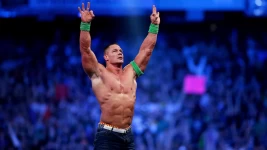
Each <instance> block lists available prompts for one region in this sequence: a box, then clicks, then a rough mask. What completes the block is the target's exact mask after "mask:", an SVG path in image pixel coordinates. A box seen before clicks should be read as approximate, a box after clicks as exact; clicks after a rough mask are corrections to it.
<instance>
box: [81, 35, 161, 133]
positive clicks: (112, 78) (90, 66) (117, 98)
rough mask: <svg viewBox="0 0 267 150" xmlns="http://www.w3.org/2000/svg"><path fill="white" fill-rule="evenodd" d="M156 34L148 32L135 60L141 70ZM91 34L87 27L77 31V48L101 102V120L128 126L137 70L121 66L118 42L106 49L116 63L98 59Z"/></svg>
mask: <svg viewBox="0 0 267 150" xmlns="http://www.w3.org/2000/svg"><path fill="white" fill-rule="evenodd" d="M156 40H157V34H152V33H148V35H147V37H146V38H145V40H144V41H143V43H142V45H141V47H140V50H139V53H138V54H137V56H136V57H135V59H134V61H135V62H136V64H137V65H138V66H139V67H140V69H141V70H142V71H143V72H144V70H145V68H146V66H147V64H148V61H149V59H150V56H151V54H152V51H153V49H154V47H155V44H156ZM90 47H91V36H90V33H89V32H87V31H81V32H80V52H81V56H82V66H83V69H84V71H85V72H86V73H87V75H88V76H89V78H90V79H91V81H92V88H93V91H94V94H95V96H96V98H97V100H98V102H99V104H100V108H101V118H100V120H101V121H102V122H104V123H107V124H110V125H113V126H116V127H118V128H128V127H129V126H130V125H131V123H132V119H133V115H134V104H135V99H136V88H137V84H136V77H137V76H136V73H135V71H134V70H133V67H132V66H131V65H130V64H128V65H127V66H125V67H124V68H123V69H122V67H121V66H122V63H123V54H122V50H121V48H120V47H119V46H118V45H111V46H110V47H109V50H108V52H107V53H109V58H110V59H112V61H113V62H117V63H118V65H119V66H116V65H107V68H105V67H104V66H103V65H102V64H100V63H98V61H97V59H96V56H95V54H94V53H93V51H92V50H91V49H90Z"/></svg>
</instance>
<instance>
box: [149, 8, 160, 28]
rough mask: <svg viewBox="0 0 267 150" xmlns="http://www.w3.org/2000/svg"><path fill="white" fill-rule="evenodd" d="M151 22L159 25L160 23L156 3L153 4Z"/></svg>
mask: <svg viewBox="0 0 267 150" xmlns="http://www.w3.org/2000/svg"><path fill="white" fill-rule="evenodd" d="M150 20H151V23H153V24H156V25H159V24H160V18H159V12H157V8H156V6H155V5H153V8H152V14H151V15H150Z"/></svg>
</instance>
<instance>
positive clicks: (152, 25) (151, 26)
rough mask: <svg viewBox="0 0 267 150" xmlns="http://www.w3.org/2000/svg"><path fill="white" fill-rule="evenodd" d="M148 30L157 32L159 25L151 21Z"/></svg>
mask: <svg viewBox="0 0 267 150" xmlns="http://www.w3.org/2000/svg"><path fill="white" fill-rule="evenodd" d="M148 32H149V33H154V34H158V32H159V25H156V24H153V23H151V24H150V26H149V30H148Z"/></svg>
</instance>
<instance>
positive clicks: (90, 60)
mask: <svg viewBox="0 0 267 150" xmlns="http://www.w3.org/2000/svg"><path fill="white" fill-rule="evenodd" d="M80 29H81V31H80V52H81V56H82V66H83V68H84V70H85V72H86V73H87V74H88V75H89V76H90V77H92V76H93V74H95V73H97V64H98V61H97V59H96V56H95V54H94V52H93V51H92V50H91V36H90V33H89V31H90V26H89V27H88V24H85V25H84V24H82V25H81V27H80Z"/></svg>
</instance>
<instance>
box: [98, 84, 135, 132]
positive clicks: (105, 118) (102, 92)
mask: <svg viewBox="0 0 267 150" xmlns="http://www.w3.org/2000/svg"><path fill="white" fill-rule="evenodd" d="M135 88H136V87H135ZM135 92H136V91H135V90H130V89H124V92H123V93H120V91H117V90H112V89H109V88H107V87H106V86H101V88H99V87H98V88H97V90H94V93H95V95H96V97H97V100H98V102H99V104H100V108H101V118H100V121H101V122H104V123H106V124H109V125H112V126H114V127H118V128H122V129H124V128H128V127H129V126H130V125H131V123H132V119H133V114H134V104H135V99H136V96H135V94H136V93H135Z"/></svg>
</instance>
